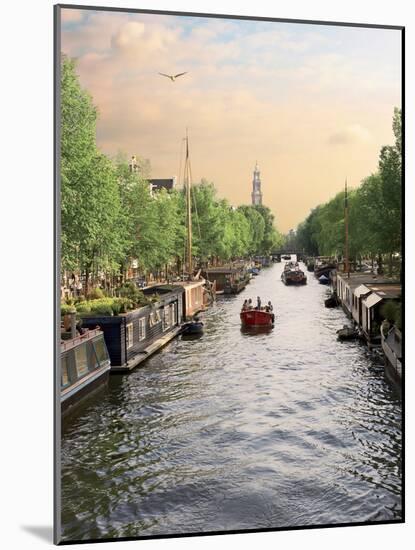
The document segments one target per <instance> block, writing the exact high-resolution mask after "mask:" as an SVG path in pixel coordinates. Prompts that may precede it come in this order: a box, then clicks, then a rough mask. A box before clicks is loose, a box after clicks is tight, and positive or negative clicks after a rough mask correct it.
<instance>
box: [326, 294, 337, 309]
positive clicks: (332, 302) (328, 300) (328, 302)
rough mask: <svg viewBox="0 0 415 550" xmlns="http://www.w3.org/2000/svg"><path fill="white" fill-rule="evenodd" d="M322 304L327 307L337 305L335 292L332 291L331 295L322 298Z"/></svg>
mask: <svg viewBox="0 0 415 550" xmlns="http://www.w3.org/2000/svg"><path fill="white" fill-rule="evenodd" d="M324 305H325V307H328V308H330V307H337V306H338V305H339V299H338V297H337V294H336V292H333V293H332V294H331V296H329V297H328V298H326V299H325V300H324Z"/></svg>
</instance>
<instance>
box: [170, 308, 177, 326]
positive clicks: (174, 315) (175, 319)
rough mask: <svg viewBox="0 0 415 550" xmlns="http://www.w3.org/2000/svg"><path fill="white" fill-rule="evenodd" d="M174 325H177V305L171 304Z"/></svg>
mask: <svg viewBox="0 0 415 550" xmlns="http://www.w3.org/2000/svg"><path fill="white" fill-rule="evenodd" d="M170 308H171V319H172V325H177V304H176V303H174V304H170Z"/></svg>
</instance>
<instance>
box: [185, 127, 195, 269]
mask: <svg viewBox="0 0 415 550" xmlns="http://www.w3.org/2000/svg"><path fill="white" fill-rule="evenodd" d="M189 162H190V161H189V137H188V135H187V128H186V162H185V165H184V174H185V176H184V177H185V180H184V183H185V188H186V206H187V247H186V250H187V262H186V263H187V271H188V273H189V275H190V276H191V275H192V273H193V263H192V195H191V185H192V184H191V181H190V166H189Z"/></svg>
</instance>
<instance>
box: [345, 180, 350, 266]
mask: <svg viewBox="0 0 415 550" xmlns="http://www.w3.org/2000/svg"><path fill="white" fill-rule="evenodd" d="M344 230H345V243H344V245H345V246H344V249H345V250H344V270H345V272H346V273H347V276H348V277H349V276H350V266H349V205H348V201H347V178H346V181H345V182H344Z"/></svg>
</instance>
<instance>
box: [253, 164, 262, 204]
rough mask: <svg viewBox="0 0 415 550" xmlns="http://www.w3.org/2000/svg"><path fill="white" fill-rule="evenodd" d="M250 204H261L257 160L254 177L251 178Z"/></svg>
mask: <svg viewBox="0 0 415 550" xmlns="http://www.w3.org/2000/svg"><path fill="white" fill-rule="evenodd" d="M251 197H252V204H262V191H261V178H260V171H259V168H258V161H256V162H255V169H254V179H253V180H252V193H251Z"/></svg>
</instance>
